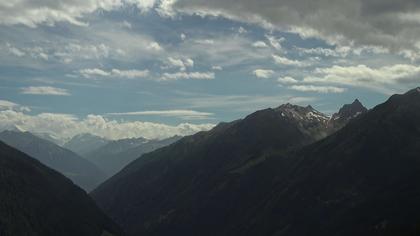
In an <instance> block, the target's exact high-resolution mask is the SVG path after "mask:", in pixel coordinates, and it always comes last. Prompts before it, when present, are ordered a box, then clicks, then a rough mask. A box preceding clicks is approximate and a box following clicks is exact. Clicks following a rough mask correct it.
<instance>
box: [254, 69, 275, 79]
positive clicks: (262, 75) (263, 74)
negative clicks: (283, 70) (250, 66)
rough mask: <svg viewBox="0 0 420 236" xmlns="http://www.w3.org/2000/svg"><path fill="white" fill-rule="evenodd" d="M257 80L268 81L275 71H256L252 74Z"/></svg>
mask: <svg viewBox="0 0 420 236" xmlns="http://www.w3.org/2000/svg"><path fill="white" fill-rule="evenodd" d="M252 73H253V74H254V75H255V76H256V77H257V78H262V79H268V78H270V77H271V76H273V74H274V71H273V70H265V69H256V70H254V71H253V72H252Z"/></svg>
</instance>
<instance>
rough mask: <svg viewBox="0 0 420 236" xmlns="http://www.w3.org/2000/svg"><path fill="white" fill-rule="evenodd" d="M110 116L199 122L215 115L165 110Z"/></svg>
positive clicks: (191, 111) (192, 111)
mask: <svg viewBox="0 0 420 236" xmlns="http://www.w3.org/2000/svg"><path fill="white" fill-rule="evenodd" d="M108 115H113V116H116V115H118V116H146V115H152V116H166V117H176V118H181V119H184V120H192V119H194V120H199V119H209V118H210V117H211V116H213V115H214V114H213V113H209V112H200V111H194V110H163V111H134V112H122V113H108Z"/></svg>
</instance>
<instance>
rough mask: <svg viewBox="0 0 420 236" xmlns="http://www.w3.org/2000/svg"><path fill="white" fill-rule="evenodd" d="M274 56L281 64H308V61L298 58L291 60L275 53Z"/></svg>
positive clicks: (298, 65)
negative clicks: (298, 59)
mask: <svg viewBox="0 0 420 236" xmlns="http://www.w3.org/2000/svg"><path fill="white" fill-rule="evenodd" d="M272 57H273V59H274V62H275V63H276V64H279V65H286V66H297V67H304V66H308V63H305V62H302V61H297V60H290V59H289V58H286V57H282V56H278V55H275V54H273V55H272Z"/></svg>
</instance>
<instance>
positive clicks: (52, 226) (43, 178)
mask: <svg viewBox="0 0 420 236" xmlns="http://www.w3.org/2000/svg"><path fill="white" fill-rule="evenodd" d="M0 235H2V236H17V235H45V236H56V235H61V236H67V235H68V236H73V235H80V236H84V235H85V236H117V235H123V232H122V230H121V229H120V228H119V226H117V225H116V224H115V223H114V222H112V221H111V220H110V219H109V218H108V217H107V216H105V214H103V213H102V211H101V210H100V209H99V208H98V207H97V206H96V204H95V203H94V201H93V200H92V199H91V198H90V197H89V196H88V195H87V194H86V193H85V191H83V190H82V189H80V188H79V187H77V186H76V185H74V184H73V183H72V182H71V181H70V180H69V179H67V178H66V177H64V176H63V175H61V174H60V173H58V172H56V171H54V170H52V169H50V168H48V167H46V166H44V165H43V164H41V163H40V162H39V161H37V160H35V159H33V158H31V157H29V156H28V155H26V154H24V153H23V152H20V151H18V150H16V149H14V148H12V147H10V146H8V145H6V144H4V143H3V142H0Z"/></svg>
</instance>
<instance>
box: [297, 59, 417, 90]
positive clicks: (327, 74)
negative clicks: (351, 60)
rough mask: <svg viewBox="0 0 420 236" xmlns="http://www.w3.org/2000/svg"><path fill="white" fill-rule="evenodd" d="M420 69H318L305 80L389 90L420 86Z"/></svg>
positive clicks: (395, 66) (346, 67) (392, 67)
mask: <svg viewBox="0 0 420 236" xmlns="http://www.w3.org/2000/svg"><path fill="white" fill-rule="evenodd" d="M419 77H420V67H419V66H415V65H409V64H396V65H391V66H382V67H378V68H371V67H369V66H366V65H357V66H338V65H334V66H332V67H327V68H318V69H316V70H315V71H314V73H313V75H312V76H308V77H306V78H304V79H303V82H306V83H330V84H331V83H333V84H342V85H349V86H356V87H365V88H370V89H374V90H378V89H382V90H388V89H389V88H392V87H393V86H395V85H398V84H418V82H419V81H420V80H419Z"/></svg>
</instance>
